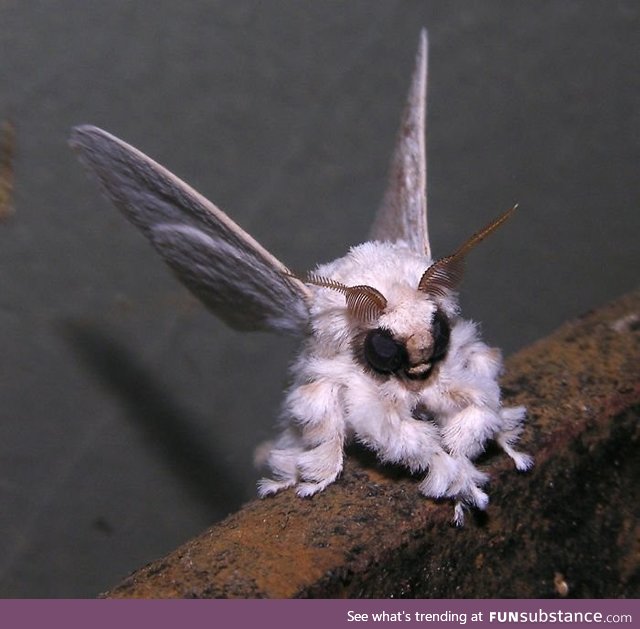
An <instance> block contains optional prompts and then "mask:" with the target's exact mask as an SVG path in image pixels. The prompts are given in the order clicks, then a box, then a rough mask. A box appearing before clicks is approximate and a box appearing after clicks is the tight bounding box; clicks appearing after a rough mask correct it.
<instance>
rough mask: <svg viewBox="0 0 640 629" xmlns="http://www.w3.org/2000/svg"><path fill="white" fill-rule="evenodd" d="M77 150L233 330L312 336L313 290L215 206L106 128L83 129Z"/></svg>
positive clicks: (76, 135)
mask: <svg viewBox="0 0 640 629" xmlns="http://www.w3.org/2000/svg"><path fill="white" fill-rule="evenodd" d="M70 144H71V146H72V148H74V149H75V150H76V151H77V152H78V154H79V157H80V160H81V161H82V162H83V163H84V164H85V165H86V166H87V167H88V168H89V170H90V171H92V172H93V173H94V174H95V175H96V176H97V178H98V180H99V182H100V184H101V186H102V187H103V189H104V191H105V192H106V194H107V196H108V197H109V198H110V199H111V201H112V202H113V203H114V204H115V205H116V206H117V207H118V208H119V209H120V210H121V211H122V212H123V213H124V214H125V216H126V217H127V218H128V219H129V220H130V221H131V222H132V223H133V224H134V225H135V226H136V227H138V228H139V229H140V230H141V231H142V232H143V233H144V235H145V236H146V237H147V238H148V239H149V240H150V241H151V244H152V245H153V246H154V247H155V249H156V250H157V251H158V252H159V253H160V255H161V256H162V258H163V259H164V260H165V262H166V263H167V264H168V265H169V266H170V267H171V269H172V270H173V271H174V272H175V273H176V275H177V276H178V278H179V279H180V280H181V281H182V282H183V283H184V284H185V285H186V286H187V287H188V288H189V289H190V290H191V291H192V292H193V293H194V294H195V295H196V296H197V297H198V298H199V299H200V300H201V301H202V302H203V303H204V304H205V305H206V306H207V307H208V308H210V309H211V310H212V311H213V312H215V313H216V314H217V315H218V316H220V317H221V318H222V319H223V320H224V321H225V322H226V323H228V324H229V325H231V326H232V327H234V328H236V329H239V330H269V331H278V332H285V333H292V334H299V333H302V332H304V331H305V330H306V328H307V325H308V321H309V312H308V301H307V300H308V297H309V295H310V293H309V290H308V289H307V287H306V286H305V285H304V284H303V283H302V282H301V281H300V280H298V279H296V278H294V277H291V276H289V275H287V273H288V269H287V268H286V267H285V266H284V265H283V264H282V263H281V262H280V261H279V260H277V259H276V258H275V257H274V256H273V255H271V254H270V253H269V252H268V251H267V250H266V249H264V248H263V247H262V246H261V245H260V244H259V243H258V242H257V241H256V240H254V239H253V238H252V237H251V236H250V235H249V234H247V233H246V232H245V231H243V230H242V229H241V228H240V227H238V225H236V224H235V223H234V222H233V221H232V220H231V219H230V218H229V217H228V216H227V215H226V214H225V213H224V212H222V211H221V210H220V209H218V208H217V207H216V206H215V205H214V204H213V203H211V202H210V201H208V200H207V199H205V198H204V197H203V196H202V195H200V194H199V193H198V192H196V191H195V190H193V189H192V188H191V187H189V186H188V185H187V184H186V183H184V182H183V181H181V180H180V179H178V177H176V176H175V175H173V174H172V173H171V172H169V171H168V170H167V169H166V168H164V167H162V166H160V165H159V164H157V163H156V162H154V161H153V160H152V159H150V158H149V157H147V156H146V155H144V154H143V153H141V152H140V151H138V150H137V149H135V148H134V147H132V146H130V145H128V144H126V143H125V142H123V141H122V140H119V139H118V138H116V137H114V136H113V135H111V134H109V133H107V132H106V131H103V130H102V129H98V128H97V127H92V126H81V127H76V128H75V129H73V131H72V134H71V138H70Z"/></svg>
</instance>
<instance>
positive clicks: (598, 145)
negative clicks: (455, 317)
mask: <svg viewBox="0 0 640 629" xmlns="http://www.w3.org/2000/svg"><path fill="white" fill-rule="evenodd" d="M639 7H640V5H639V3H638V2H637V1H636V0H629V1H626V2H625V1H605V0H603V1H582V2H573V1H563V2H560V1H554V2H549V1H547V2H545V1H538V2H510V3H507V2H493V1H485V2H475V1H449V2H446V3H445V2H436V1H433V2H429V1H426V0H421V1H417V0H416V1H410V0H404V1H400V0H385V1H372V0H362V1H357V0H350V1H347V2H344V1H320V0H317V1H315V2H311V1H307V2H300V1H296V0H288V1H275V0H269V1H264V2H258V1H255V2H249V1H245V0H227V1H226V2H222V1H218V2H214V1H208V2H207V1H204V0H202V1H196V0H191V1H186V2H176V1H175V0H160V1H158V0H153V1H152V0H145V1H139V2H131V1H130V0H109V1H106V2H105V1H104V0H99V1H98V0H82V1H81V0H77V1H72V0H58V1H53V0H50V1H31V2H19V1H17V0H8V1H5V2H2V3H0V53H1V54H0V118H7V117H9V118H11V119H12V120H13V122H14V124H15V126H16V130H17V157H16V164H15V172H16V181H15V197H14V205H15V209H16V211H15V214H14V215H13V216H12V217H11V218H10V219H9V220H6V221H4V222H3V223H0V339H1V341H0V342H1V347H2V351H1V353H0V505H1V507H0V596H4V597H59V596H65V597H83V596H93V595H95V594H96V593H98V592H99V591H101V590H103V589H105V588H107V587H108V586H109V585H111V584H113V583H115V582H116V581H117V580H119V579H120V578H121V577H124V576H125V575H126V574H127V573H128V572H130V571H131V570H133V569H134V568H136V567H139V566H140V565H141V564H143V563H145V562H147V561H150V560H152V559H154V558H157V557H158V556H160V555H162V554H164V553H165V552H167V551H169V550H171V549H173V548H174V547H175V546H176V545H178V544H179V543H180V542H182V541H184V540H186V539H188V538H189V537H191V536H193V535H194V534H196V533H198V532H199V531H201V530H202V529H204V528H205V527H206V526H207V525H209V524H211V523H212V522H214V521H216V520H218V519H220V518H222V517H224V516H225V515H226V514H227V513H229V512H230V511H232V510H234V509H236V508H238V507H239V506H240V505H241V504H242V503H243V502H245V501H247V500H250V499H252V498H253V496H254V495H255V481H256V479H257V477H258V474H257V472H256V471H255V470H254V468H253V464H252V457H253V449H254V447H255V446H256V445H257V444H258V443H259V442H261V441H262V440H264V439H267V438H269V437H270V436H271V435H272V434H273V425H274V422H275V418H276V416H277V412H278V406H279V402H280V399H281V392H282V389H283V387H284V385H285V384H286V377H287V376H286V370H287V364H288V362H289V360H290V359H291V357H292V352H293V349H294V348H295V343H294V342H293V341H291V340H290V339H285V340H283V339H281V338H278V337H274V336H268V335H255V334H254V335H250V334H245V335H243V334H240V333H236V332H233V331H230V330H229V329H227V328H226V327H225V326H224V325H223V324H222V323H220V322H219V321H217V320H216V319H215V318H214V317H213V316H211V315H210V314H209V313H207V312H206V311H205V310H204V309H203V308H202V307H201V306H200V305H199V303H198V302H196V300H195V299H194V298H192V297H191V296H190V295H189V294H188V293H187V292H186V291H185V290H184V289H183V288H182V287H181V286H180V285H179V284H178V283H177V282H176V281H175V280H174V278H173V277H172V276H171V275H170V273H169V272H168V271H167V270H166V268H165V267H164V265H163V264H162V263H161V262H160V261H159V259H158V258H157V257H156V254H155V253H154V252H153V251H152V250H151V248H150V247H149V246H148V245H147V244H146V242H145V241H144V240H143V238H142V237H141V236H140V235H139V234H138V233H137V232H136V231H135V230H134V229H133V228H132V227H131V226H130V225H129V224H128V223H126V221H125V220H124V219H123V218H122V217H121V216H120V215H119V214H118V213H117V211H116V210H115V209H113V208H112V207H111V206H110V205H109V204H108V203H107V202H106V201H105V200H104V199H102V197H101V196H100V194H99V193H98V190H97V187H96V185H95V184H94V182H93V181H90V180H88V179H87V177H86V176H85V173H84V172H83V170H82V169H81V167H80V166H79V164H78V163H77V162H76V160H75V158H74V156H73V155H72V153H71V152H70V150H69V149H68V147H67V145H66V137H67V134H68V130H69V128H70V127H71V126H73V125H76V124H80V123H87V122H90V123H93V124H97V125H99V126H101V127H103V128H105V129H107V130H109V131H111V132H112V133H114V134H116V135H118V136H120V137H122V138H123V139H125V140H127V141H128V142H130V143H132V144H134V145H135V146H137V147H139V148H140V149H141V150H143V151H144V152H146V153H148V154H149V155H151V156H152V157H154V158H155V159H156V160H158V161H159V162H161V163H163V164H164V165H166V166H167V167H168V168H170V169H171V170H172V171H174V172H175V173H176V174H178V175H179V176H181V177H182V178H184V179H186V180H187V181H188V182H190V183H191V184H192V185H193V186H194V187H195V188H196V189H198V190H200V191H201V192H202V193H203V194H205V195H206V196H208V197H209V198H211V199H212V200H213V201H214V202H216V203H217V204H218V205H219V206H220V207H222V208H223V209H225V210H226V211H227V212H228V213H229V214H230V215H231V216H232V217H233V218H234V219H235V220H237V222H238V223H239V224H240V225H241V226H243V227H244V228H245V229H247V230H248V231H249V232H250V233H251V234H253V235H254V236H255V237H256V238H257V239H258V240H260V241H261V242H262V243H263V244H264V245H265V246H266V247H267V248H268V249H270V250H271V251H272V252H273V253H274V254H275V255H277V256H278V257H279V258H281V259H282V260H283V261H284V262H285V263H286V264H287V265H289V266H291V267H293V268H296V269H302V270H303V269H307V268H310V267H311V266H312V265H313V264H315V263H316V262H321V261H328V260H331V259H333V258H335V257H338V256H340V255H342V254H343V253H344V252H345V250H346V248H347V247H348V246H349V245H350V244H355V243H358V242H360V241H361V240H362V239H363V237H364V235H365V234H366V233H367V230H368V227H369V223H370V220H371V218H372V216H373V213H374V210H375V208H376V207H377V205H378V202H379V200H380V198H381V195H382V192H383V189H384V184H385V173H386V168H387V163H388V158H389V155H390V152H391V148H392V146H393V140H394V136H395V133H396V129H397V125H398V121H399V115H400V111H401V109H402V105H403V101H404V98H405V93H406V90H407V87H408V82H409V77H410V74H411V71H412V66H413V58H414V54H415V51H416V46H417V41H418V33H419V29H420V28H421V27H422V26H423V25H424V26H426V27H428V29H429V36H430V46H431V47H430V77H429V123H428V155H429V173H428V178H429V207H430V217H429V220H430V231H431V240H432V245H433V248H434V251H435V254H436V255H444V254H447V253H449V252H450V251H451V250H452V249H453V248H454V247H455V246H457V245H458V244H459V243H460V242H461V241H462V240H463V239H464V238H466V237H467V236H468V235H470V233H471V232H472V231H474V230H475V229H476V228H478V227H479V226H481V225H483V224H485V223H486V222H487V221H488V220H490V219H491V218H493V217H494V216H496V215H497V214H498V213H499V212H500V211H502V210H504V209H506V208H507V207H509V206H510V205H512V204H513V203H514V202H516V201H517V202H519V203H520V207H521V210H520V211H519V213H518V214H517V215H516V217H515V218H514V219H513V220H512V221H511V222H510V223H509V224H508V225H507V226H506V227H505V228H503V229H501V230H500V232H499V233H497V234H496V235H495V236H492V238H491V239H490V240H489V241H487V243H485V244H483V245H482V246H481V247H479V248H478V250H477V251H475V252H474V253H473V256H472V259H471V261H470V264H469V267H468V272H467V276H466V279H465V283H464V287H463V308H464V311H465V313H466V315H468V316H469V317H472V318H474V319H476V320H478V321H481V322H482V326H483V330H484V336H485V338H486V339H487V341H488V342H490V343H491V344H496V345H499V346H501V347H503V348H504V350H505V352H507V353H510V352H513V351H515V350H517V349H518V348H519V347H522V346H524V345H526V344H528V343H530V342H532V341H534V340H535V339H537V338H539V337H541V336H543V335H546V334H547V333H549V332H550V331H552V330H553V329H554V328H555V327H557V326H558V325H559V324H560V323H562V322H563V321H564V320H566V319H567V318H569V317H575V316H577V315H579V314H581V313H583V312H584V311H586V310H588V309H590V308H593V307H595V306H598V305H600V304H602V303H604V302H606V301H608V300H610V299H612V298H614V297H616V296H618V295H620V294H622V293H624V292H626V291H628V290H630V289H632V288H634V287H635V286H636V285H637V279H638V274H637V270H638V266H639V264H638V263H639V259H640V256H639V254H638V245H637V242H638V226H639V223H640V221H639V219H638V210H639V208H638V201H639V198H640V195H639V192H640V177H639V176H638V175H639V173H638V166H639V160H638V158H639V145H640V143H639V137H638V133H639V130H640V125H639V124H638V123H639V121H638V117H639V111H640V107H639V105H640V103H639V101H638V98H639V95H640V90H639V81H640V67H639V66H640V63H639V55H640V51H639V45H638V44H639V33H640V15H639V13H640V10H639Z"/></svg>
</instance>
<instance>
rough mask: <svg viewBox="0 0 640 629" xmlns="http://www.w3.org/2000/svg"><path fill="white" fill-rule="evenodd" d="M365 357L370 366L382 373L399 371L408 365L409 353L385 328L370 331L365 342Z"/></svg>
mask: <svg viewBox="0 0 640 629" xmlns="http://www.w3.org/2000/svg"><path fill="white" fill-rule="evenodd" d="M364 357H365V358H366V360H367V362H368V363H369V366H370V367H372V368H373V369H375V370H376V371H379V372H381V373H392V372H394V371H397V370H398V369H400V367H402V366H403V365H404V364H405V363H406V359H407V351H406V349H405V348H404V345H402V344H400V343H398V342H397V341H395V340H394V339H393V337H392V336H391V332H389V331H388V330H385V329H383V328H377V329H376V330H370V331H369V332H368V333H367V337H366V338H365V340H364Z"/></svg>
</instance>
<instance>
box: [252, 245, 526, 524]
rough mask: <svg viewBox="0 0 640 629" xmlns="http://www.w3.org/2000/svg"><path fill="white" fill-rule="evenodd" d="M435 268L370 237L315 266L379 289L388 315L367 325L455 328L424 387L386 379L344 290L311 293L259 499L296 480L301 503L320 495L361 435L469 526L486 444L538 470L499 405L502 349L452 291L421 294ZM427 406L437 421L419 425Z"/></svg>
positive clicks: (408, 331)
mask: <svg viewBox="0 0 640 629" xmlns="http://www.w3.org/2000/svg"><path fill="white" fill-rule="evenodd" d="M430 264H431V260H430V259H429V258H428V257H427V256H421V255H419V254H416V253H415V252H413V251H412V250H411V249H410V248H409V247H407V246H406V245H405V244H404V243H403V242H398V243H393V244H391V243H387V242H368V243H364V244H362V245H359V246H358V247H354V248H353V249H351V251H350V252H349V253H348V254H347V255H346V256H345V257H343V258H340V259H338V260H335V261H334V262H331V263H329V264H325V265H322V266H320V267H318V268H317V270H316V273H317V274H318V275H321V276H323V277H330V278H332V279H334V280H336V281H339V282H342V283H344V284H346V285H348V286H355V285H360V284H366V285H369V286H372V287H374V288H376V289H377V290H379V291H380V292H381V293H382V294H383V295H384V296H385V298H386V299H387V308H386V309H385V312H384V313H383V315H382V316H381V317H380V318H379V320H378V321H377V322H373V323H371V325H370V327H372V328H373V327H379V326H382V327H385V328H387V329H389V330H391V331H392V332H393V333H394V336H397V337H409V336H411V335H412V334H420V333H424V331H425V329H428V326H429V324H430V321H431V318H432V316H433V313H434V311H435V310H436V308H438V307H439V308H440V309H441V310H442V311H443V312H445V313H446V314H447V316H448V317H449V319H450V321H451V322H452V327H451V338H450V345H449V349H448V352H447V356H446V358H445V359H444V360H443V361H442V362H441V363H440V364H439V365H438V366H437V367H436V368H435V369H434V371H433V373H432V374H431V375H430V376H429V377H428V378H427V379H426V380H425V381H424V382H419V383H418V385H415V384H413V381H412V382H411V383H409V384H407V383H406V381H403V380H402V379H401V378H396V377H395V376H390V377H388V378H387V379H385V380H384V381H381V378H380V377H379V376H378V375H377V374H372V373H370V372H369V371H368V370H367V369H366V368H365V367H363V366H361V365H360V364H359V363H358V361H356V360H355V359H354V355H353V352H354V349H353V346H352V339H353V338H354V336H355V335H356V334H357V328H358V325H359V324H358V322H354V321H353V320H352V318H351V317H350V316H349V314H348V312H347V309H346V305H345V299H344V297H343V295H341V294H340V293H339V292H337V291H335V290H331V289H327V288H318V287H313V301H312V303H311V306H310V312H311V317H312V319H311V322H312V335H311V336H310V337H308V338H307V340H306V341H305V343H304V345H303V347H302V350H301V352H300V354H299V356H298V358H297V359H296V361H295V362H294V363H293V366H292V369H291V372H292V376H293V383H292V385H291V387H290V388H289V391H288V393H287V396H286V399H285V402H284V407H283V421H284V424H285V430H284V432H283V435H282V436H281V438H280V439H279V440H278V441H277V442H276V443H275V445H274V447H273V449H272V451H271V454H270V456H269V459H268V464H269V466H270V468H271V470H272V473H273V477H274V478H273V479H263V480H262V481H261V482H260V488H259V490H260V494H261V495H262V496H264V495H267V494H270V493H273V492H275V491H278V490H280V489H283V488H285V487H290V486H294V485H295V486H296V491H297V493H298V495H300V496H309V495H311V494H313V493H316V492H318V491H321V490H323V489H324V488H325V487H326V486H327V485H329V484H330V483H332V482H333V481H334V480H335V479H336V478H337V477H338V475H339V474H340V472H341V470H342V464H343V456H344V455H343V452H344V447H345V444H346V443H347V442H348V441H351V440H354V441H357V442H359V443H361V444H363V445H365V446H366V447H367V448H370V449H371V450H373V451H374V452H375V453H376V454H377V455H378V457H379V459H380V460H381V461H383V462H389V463H397V464H401V465H404V466H406V467H407V468H408V469H409V470H411V471H412V472H422V473H426V476H425V477H424V480H423V481H422V483H421V484H420V490H421V492H422V493H423V494H425V495H426V496H429V497H433V498H444V497H446V498H453V499H454V500H456V503H457V506H456V511H455V521H456V522H457V523H458V524H461V523H462V514H463V507H464V506H465V505H471V506H474V507H477V508H480V509H484V508H485V507H486V505H487V502H488V498H487V495H486V494H485V493H484V491H482V489H480V486H481V485H483V484H484V483H485V482H486V480H487V477H486V475H485V474H483V473H482V472H480V471H479V470H478V469H477V468H476V467H475V466H474V465H473V463H472V461H473V460H474V459H475V458H476V457H477V456H478V455H479V454H481V453H482V452H483V451H484V449H485V446H486V444H487V442H488V441H489V440H491V439H496V440H497V442H498V443H499V444H500V445H501V446H502V448H503V449H504V450H505V452H507V454H508V455H509V456H511V458H512V459H513V460H514V461H515V463H516V466H517V467H518V469H526V468H527V467H529V466H530V465H531V459H530V457H528V456H527V455H523V454H521V453H519V452H516V451H515V450H514V449H513V443H514V442H515V441H516V440H517V437H518V435H519V432H520V431H521V424H522V421H523V418H524V409H523V408H521V407H519V408H515V409H511V408H502V406H501V402H500V389H499V386H498V383H497V377H498V375H499V373H500V371H501V368H502V360H501V357H500V353H499V352H498V351H497V350H495V349H491V348H489V347H487V346H486V345H485V344H484V343H482V342H481V341H480V340H479V338H478V333H477V329H476V326H475V325H474V324H473V323H471V322H469V321H465V320H463V319H460V318H459V316H458V305H457V302H456V299H455V295H453V294H450V295H448V296H446V297H444V298H441V299H439V300H438V301H437V302H436V301H435V300H434V298H433V297H429V296H427V295H426V294H424V293H422V292H420V291H418V290H417V286H418V282H419V280H420V277H421V276H422V274H423V273H424V271H425V270H426V269H427V268H428V266H429V265H430ZM419 405H420V406H422V407H423V408H425V409H427V410H428V411H429V412H430V413H431V414H432V415H433V421H423V420H420V419H416V418H414V416H413V411H414V409H415V408H416V407H417V406H419Z"/></svg>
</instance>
